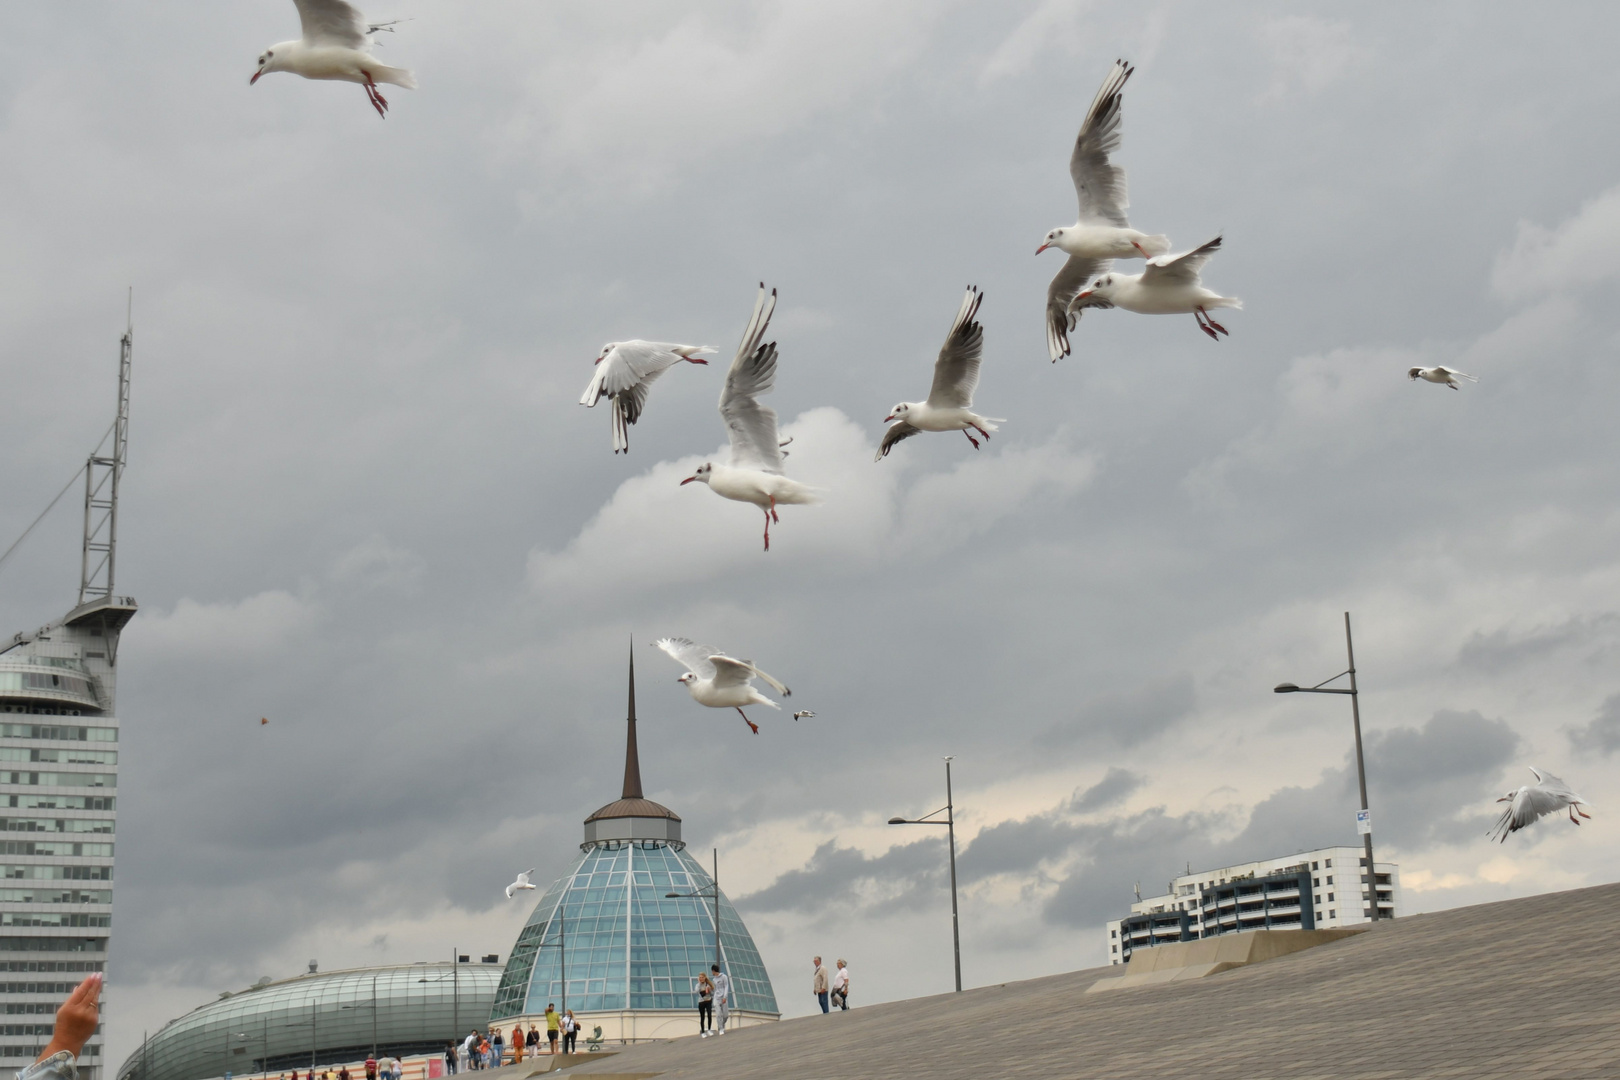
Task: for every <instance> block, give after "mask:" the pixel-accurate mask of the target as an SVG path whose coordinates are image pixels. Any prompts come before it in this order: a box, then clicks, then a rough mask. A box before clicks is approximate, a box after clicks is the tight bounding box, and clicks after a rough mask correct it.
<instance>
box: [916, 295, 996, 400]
mask: <svg viewBox="0 0 1620 1080" xmlns="http://www.w3.org/2000/svg"><path fill="white" fill-rule="evenodd" d="M983 299H984V294H983V293H981V292H980V291H979V290H978V289H977V288H975V287H973V286H971V285H969V286H968V290H967V292H966V294H964V295H963V297H962V306H961V307H960V308H958V309H957V311H956V321H955V322H953V323H952V324H951V332H950V333H949V334H947V335H945V345H944V347H942V348H941V349H940V350H939V359H938V360H936V361H934V386H933V389H931V390H929V391H928V404H929V405H930V406H932V407H934V408H936V409H967V408H971V407H972V406H973V391H975V390H977V389H978V388H979V362H980V360H982V359H983V354H984V326H983V325H981V324H980V323H977V322H975V321H974V316H976V315H977V314H978V313H979V303H980V301H982V300H983Z"/></svg>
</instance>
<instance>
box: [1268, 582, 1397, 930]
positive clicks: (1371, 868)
mask: <svg viewBox="0 0 1620 1080" xmlns="http://www.w3.org/2000/svg"><path fill="white" fill-rule="evenodd" d="M1344 651H1345V655H1346V657H1347V658H1348V660H1349V663H1350V667H1349V668H1348V669H1347V670H1345V671H1341V672H1339V673H1338V674H1337V675H1335V676H1333V678H1331V679H1323V680H1322V681H1321V682H1319V683H1317V684H1316V685H1315V686H1295V685H1294V684H1293V683H1289V682H1285V683H1281V684H1279V685H1278V686H1277V687H1276V689H1275V690H1273V691H1272V692H1273V693H1277V694H1349V695H1350V720H1351V723H1352V724H1353V725H1354V726H1355V731H1356V780H1357V781H1358V782H1359V783H1360V784H1361V810H1362V813H1363V814H1365V815H1366V817H1365V820H1364V821H1363V820H1358V821H1357V826H1358V827H1359V828H1360V829H1361V830H1362V833H1361V839H1362V842H1363V843H1364V844H1365V846H1366V851H1367V895H1368V896H1370V897H1371V898H1372V907H1371V911H1372V915H1371V918H1372V921H1374V922H1377V921H1378V918H1379V912H1378V870H1377V866H1376V864H1375V863H1374V862H1373V842H1372V808H1371V807H1369V806H1368V805H1367V764H1366V761H1365V760H1364V759H1363V758H1362V755H1361V704H1360V695H1359V694H1358V693H1357V692H1356V647H1355V644H1354V642H1353V641H1352V640H1351V638H1350V613H1349V612H1348V611H1347V612H1345V613H1344ZM1346 675H1348V676H1350V688H1349V689H1348V690H1346V689H1344V688H1342V687H1330V686H1328V685H1327V684H1328V683H1330V682H1333V681H1335V680H1337V679H1342V678H1344V677H1345V676H1346Z"/></svg>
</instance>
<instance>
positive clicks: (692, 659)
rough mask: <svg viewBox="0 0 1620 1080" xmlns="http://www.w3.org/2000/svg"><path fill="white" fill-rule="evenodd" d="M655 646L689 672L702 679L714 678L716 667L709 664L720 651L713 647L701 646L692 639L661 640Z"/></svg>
mask: <svg viewBox="0 0 1620 1080" xmlns="http://www.w3.org/2000/svg"><path fill="white" fill-rule="evenodd" d="M653 644H654V645H656V646H658V647H659V648H660V649H663V650H664V651H665V652H667V653H668V654H669V655H670V656H672V657H674V658H675V662H676V663H678V664H682V665H684V666H685V668H686V670H687V671H690V672H691V673H692V674H694V675H696V676H697V677H698V678H700V679H712V678H714V665H713V664H711V663H709V657H711V656H713V655H715V654H716V653H718V652H719V651H720V650H719V649H716V648H715V647H714V646H712V645H699V644H698V643H697V642H695V641H693V640H692V639H691V638H683V637H677V638H668V637H667V638H659V639H658V640H657V641H655V642H653Z"/></svg>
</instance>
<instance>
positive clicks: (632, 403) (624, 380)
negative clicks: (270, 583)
mask: <svg viewBox="0 0 1620 1080" xmlns="http://www.w3.org/2000/svg"><path fill="white" fill-rule="evenodd" d="M714 351H715V350H714V348H713V347H712V346H709V345H672V344H670V343H668V342H664V341H641V340H640V339H637V340H635V341H610V342H608V343H607V344H606V345H604V346H602V352H601V353H600V354H599V355H598V356H597V358H596V373H595V374H594V375H592V376H591V382H590V385H589V386H587V387H585V393H584V394H582V395H581V396H580V399H579V403H580V404H581V405H584V406H586V407H592V406H594V405H595V404H596V403H597V402H598V401H601V400H602V399H603V398H607V399H608V401H609V404H610V406H611V408H610V410H609V411H610V412H611V413H612V414H613V452H614V453H615V454H619V453H624V454H628V453H629V452H630V430H629V427H628V425H630V424H633V423H635V422H636V421H637V420H638V419H640V417H641V410H642V409H644V408H645V407H646V405H647V388H648V387H649V386H651V385H652V384H653V383H654V382H655V381H656V380H657V378H658V376H660V375H662V374H663V373H664V372H666V371H668V370H669V369H670V367H672V366H673V365H675V364H677V363H679V362H680V361H682V360H685V361H686V362H687V363H688V364H707V363H708V361H707V360H705V359H703V358H702V357H701V356H699V355H698V354H699V353H712V352H714Z"/></svg>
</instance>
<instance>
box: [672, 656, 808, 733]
mask: <svg viewBox="0 0 1620 1080" xmlns="http://www.w3.org/2000/svg"><path fill="white" fill-rule="evenodd" d="M653 644H654V645H655V646H657V647H658V648H660V649H663V650H664V651H665V652H666V653H668V654H669V655H670V656H672V657H674V658H675V660H676V661H677V662H678V663H680V664H681V665H682V666H684V667H685V668H686V674H685V675H682V676H681V677H680V678H679V679H677V680H676V681H677V682H679V683H681V684H683V685H684V686H685V687H686V689H687V691H688V692H689V693H690V694H691V695H692V700H693V701H696V702H697V703H698V704H699V705H707V706H708V707H709V708H711V709H736V710H737V715H738V716H741V717H742V718H743V723H745V724H747V725H748V727H749V729H750V730H751V731H753V733H754V734H755V735H758V734H759V725H758V724H756V723H754V722H753V721H752V720H750V719H748V714H747V713H745V712H743V706H744V705H768V706H770V707H771V708H773V709H781V706H780V705H778V704H777V703H776V702H774V701H772V700H771V699H770V698H768V697H766V696H765V695H764V694H761V693H760V692H759V691H758V690H756V689H754V683H753V680H754V679H756V678H757V679H764V680H765V681H766V682H767V683H769V684H770V687H771V689H772V690H775V691H776V692H777V693H778V694H781V695H782V696H783V697H790V696H792V694H793V691H791V690H789V689H788V688H787V687H786V686H783V685H782V683H781V681H780V680H778V679H776V678H775V677H774V676H771V675H769V674H767V673H765V672H763V671H761V670H760V669H759V668H757V667H755V666H754V662H753V661H752V660H738V659H736V658H735V657H731V656H727V655H726V654H725V653H723V652H721V651H720V650H719V649H716V648H715V647H714V646H712V645H699V644H697V643H696V642H695V641H693V640H692V639H691V638H683V637H678V638H660V639H658V640H657V641H655V642H653ZM809 715H814V714H809ZM794 719H798V717H797V716H795V717H794Z"/></svg>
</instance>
